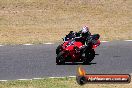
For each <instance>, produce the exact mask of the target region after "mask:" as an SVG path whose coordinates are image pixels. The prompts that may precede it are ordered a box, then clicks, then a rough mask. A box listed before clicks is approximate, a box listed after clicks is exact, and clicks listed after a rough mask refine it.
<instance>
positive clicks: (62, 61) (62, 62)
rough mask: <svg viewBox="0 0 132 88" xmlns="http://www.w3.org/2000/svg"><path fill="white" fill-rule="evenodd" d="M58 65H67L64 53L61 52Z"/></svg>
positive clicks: (57, 60)
mask: <svg viewBox="0 0 132 88" xmlns="http://www.w3.org/2000/svg"><path fill="white" fill-rule="evenodd" d="M56 64H57V65H61V64H65V58H64V52H60V53H59V54H58V55H57V57H56Z"/></svg>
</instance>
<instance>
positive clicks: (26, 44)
mask: <svg viewBox="0 0 132 88" xmlns="http://www.w3.org/2000/svg"><path fill="white" fill-rule="evenodd" d="M23 45H26V46H30V45H33V44H23Z"/></svg>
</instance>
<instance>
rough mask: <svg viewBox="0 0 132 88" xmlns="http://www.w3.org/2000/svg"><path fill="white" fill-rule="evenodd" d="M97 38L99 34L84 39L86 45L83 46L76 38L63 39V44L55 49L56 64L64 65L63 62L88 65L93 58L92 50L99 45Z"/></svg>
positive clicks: (93, 52)
mask: <svg viewBox="0 0 132 88" xmlns="http://www.w3.org/2000/svg"><path fill="white" fill-rule="evenodd" d="M99 37H100V35H99V34H94V35H91V36H90V37H88V38H87V39H86V44H83V43H82V42H81V41H80V40H79V38H78V37H75V38H72V39H68V38H67V37H65V38H63V41H64V43H63V44H61V45H59V46H58V47H57V49H56V55H57V57H56V64H58V65H59V64H65V62H73V63H74V62H83V63H84V64H87V63H90V62H91V61H92V60H93V59H94V57H95V51H94V49H95V48H96V47H97V46H99V45H100V40H99Z"/></svg>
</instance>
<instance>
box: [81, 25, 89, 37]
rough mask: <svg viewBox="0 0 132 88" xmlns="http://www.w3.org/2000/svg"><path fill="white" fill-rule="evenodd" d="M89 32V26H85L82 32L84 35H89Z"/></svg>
mask: <svg viewBox="0 0 132 88" xmlns="http://www.w3.org/2000/svg"><path fill="white" fill-rule="evenodd" d="M88 32H89V28H88V27H87V26H84V27H83V28H82V30H81V34H82V36H83V37H85V36H87V35H88Z"/></svg>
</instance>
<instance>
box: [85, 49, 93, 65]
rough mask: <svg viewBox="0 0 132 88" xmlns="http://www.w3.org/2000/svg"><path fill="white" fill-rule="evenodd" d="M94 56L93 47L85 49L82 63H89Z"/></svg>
mask: <svg viewBox="0 0 132 88" xmlns="http://www.w3.org/2000/svg"><path fill="white" fill-rule="evenodd" d="M94 57H95V51H94V49H91V50H87V51H86V52H85V58H84V61H83V63H85V64H86V63H90V62H91V61H92V60H93V59H94Z"/></svg>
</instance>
